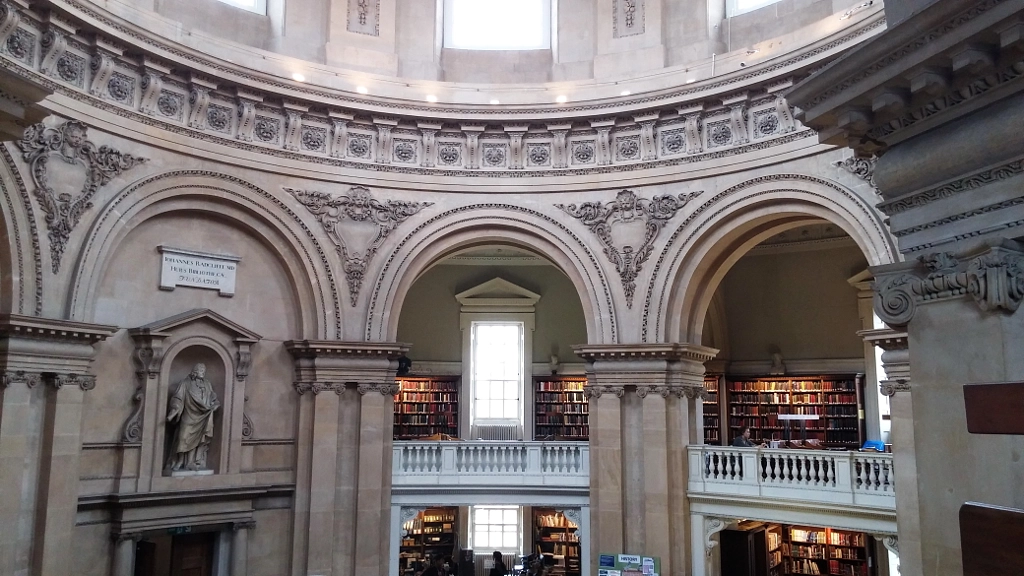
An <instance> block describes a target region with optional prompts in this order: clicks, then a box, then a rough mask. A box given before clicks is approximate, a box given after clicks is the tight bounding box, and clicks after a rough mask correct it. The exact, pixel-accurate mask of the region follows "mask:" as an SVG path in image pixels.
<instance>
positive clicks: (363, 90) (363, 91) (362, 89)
mask: <svg viewBox="0 0 1024 576" xmlns="http://www.w3.org/2000/svg"><path fill="white" fill-rule="evenodd" d="M356 92H359V93H360V94H366V93H368V92H369V90H367V89H366V86H356Z"/></svg>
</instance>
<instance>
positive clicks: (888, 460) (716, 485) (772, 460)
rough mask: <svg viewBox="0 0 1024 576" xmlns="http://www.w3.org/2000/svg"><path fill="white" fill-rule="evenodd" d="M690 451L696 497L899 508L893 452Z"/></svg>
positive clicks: (705, 448)
mask: <svg viewBox="0 0 1024 576" xmlns="http://www.w3.org/2000/svg"><path fill="white" fill-rule="evenodd" d="M688 451H689V472H690V476H689V487H688V491H689V493H690V494H691V495H693V494H695V493H701V494H721V495H730V496H741V497H742V496H748V497H762V498H772V499H784V500H791V501H804V502H816V503H832V504H843V505H851V506H864V507H872V508H883V509H887V510H895V508H896V490H895V488H896V474H895V470H894V468H893V466H894V465H893V458H892V454H880V453H865V452H834V451H827V450H787V449H759V448H727V447H721V446H690V447H689V448H688Z"/></svg>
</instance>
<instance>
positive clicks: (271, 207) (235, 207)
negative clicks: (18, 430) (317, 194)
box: [67, 170, 342, 338]
mask: <svg viewBox="0 0 1024 576" xmlns="http://www.w3.org/2000/svg"><path fill="white" fill-rule="evenodd" d="M176 212H192V213H205V214H209V215H213V216H216V217H217V218H219V219H221V220H226V221H228V222H230V223H231V225H233V226H237V227H239V228H240V229H242V230H244V231H245V232H246V233H247V234H249V235H251V236H253V237H254V238H256V239H257V240H258V241H260V242H261V243H263V244H264V245H265V247H267V248H268V249H269V251H270V252H271V253H273V254H274V256H275V257H276V258H277V260H278V262H279V264H280V265H281V266H282V268H283V269H284V270H285V271H286V274H287V281H288V283H289V285H290V287H291V289H292V290H293V292H294V294H295V295H296V298H297V300H298V305H297V307H296V308H297V309H296V311H295V313H296V314H297V316H298V323H299V327H300V330H299V331H300V334H299V335H297V336H298V337H305V338H332V337H336V335H337V334H340V333H341V321H342V318H341V309H342V307H341V304H340V300H339V298H338V290H337V284H336V282H335V280H334V275H333V274H332V272H331V268H330V265H329V263H328V259H327V256H326V252H325V251H324V249H323V247H322V246H321V245H320V243H319V242H318V241H317V239H316V238H315V237H314V236H313V234H312V231H311V230H310V228H309V227H308V226H307V225H306V224H305V223H304V222H303V221H302V220H301V219H300V218H299V216H298V215H297V214H296V213H295V212H293V211H292V210H291V209H290V208H288V206H287V205H285V204H284V203H283V202H282V201H281V200H279V199H278V198H276V197H275V196H273V195H272V194H270V193H268V192H266V191H265V190H262V189H261V188H259V187H257V186H255V185H253V184H251V183H249V182H246V181H244V180H242V179H239V178H236V177H233V176H228V175H225V174H219V173H215V172H206V171H194V170H180V171H173V172H165V173H162V174H157V175H154V176H150V177H147V178H145V179H143V180H140V181H138V182H135V183H133V184H132V185H130V186H128V187H126V188H125V189H123V190H121V191H120V192H119V193H118V194H116V195H115V196H114V197H113V198H112V199H111V200H110V201H109V202H108V203H107V204H106V205H105V206H104V207H103V210H102V211H101V213H100V214H99V215H98V216H97V218H96V220H95V222H94V224H93V225H92V228H91V230H90V232H89V234H88V236H87V238H88V239H87V241H86V242H85V245H84V247H83V249H82V252H81V256H80V257H79V258H78V260H77V262H76V265H75V269H74V274H73V277H72V278H73V281H72V288H71V292H70V295H69V297H68V301H67V313H68V316H69V317H70V318H71V319H76V320H85V321H88V320H90V319H91V318H92V317H93V315H94V313H95V311H94V308H93V307H94V305H95V300H96V292H97V289H98V287H99V283H100V281H101V280H102V278H103V275H104V273H105V271H106V270H107V268H108V267H109V266H110V265H111V264H112V263H111V262H110V258H111V256H112V255H113V254H114V253H115V251H116V250H117V248H118V246H119V245H120V244H121V242H122V241H123V240H124V238H125V237H126V235H127V234H128V233H129V232H130V231H131V230H133V229H134V228H136V227H138V226H139V225H141V224H142V223H144V222H145V221H147V220H149V219H151V218H155V217H159V216H162V215H166V214H172V213H176Z"/></svg>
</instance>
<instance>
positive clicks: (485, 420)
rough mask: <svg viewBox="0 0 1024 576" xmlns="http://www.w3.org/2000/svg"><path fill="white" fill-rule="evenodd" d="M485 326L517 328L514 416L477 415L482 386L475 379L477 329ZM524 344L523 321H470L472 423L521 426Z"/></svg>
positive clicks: (523, 411) (477, 344)
mask: <svg viewBox="0 0 1024 576" xmlns="http://www.w3.org/2000/svg"><path fill="white" fill-rule="evenodd" d="M486 326H514V327H516V328H517V332H518V334H517V338H516V339H517V348H518V350H517V355H518V358H517V361H518V363H519V366H518V372H519V375H518V379H517V380H518V381H517V382H516V399H515V403H516V410H515V412H516V417H514V418H507V417H500V418H496V417H493V416H485V417H482V416H479V414H478V412H479V408H480V402H481V399H480V396H481V388H482V383H481V381H480V380H478V379H477V376H478V375H479V374H478V371H479V368H480V366H479V363H480V362H479V360H478V358H479V356H478V354H477V350H478V346H479V344H480V342H479V340H480V339H479V335H478V330H479V329H480V328H482V327H486ZM525 345H526V326H525V324H524V323H523V322H516V321H507V320H490V321H486V320H484V321H479V320H477V321H471V322H470V347H471V350H472V353H471V354H470V372H471V374H472V386H471V387H470V389H471V391H472V394H473V397H472V402H471V404H470V408H471V410H472V412H473V415H472V419H473V420H472V424H476V425H481V426H500V425H512V426H518V427H520V428H522V426H523V418H524V413H525V410H524V409H523V392H524V388H525V382H524V376H525V374H526V366H525V364H526V355H525V350H524V348H525ZM488 382H490V381H488ZM500 401H501V402H509V401H510V400H509V399H501V400H500Z"/></svg>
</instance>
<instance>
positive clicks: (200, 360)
mask: <svg viewBox="0 0 1024 576" xmlns="http://www.w3.org/2000/svg"><path fill="white" fill-rule="evenodd" d="M218 348H219V347H214V346H213V345H211V343H210V342H207V341H205V339H202V338H190V339H187V340H185V341H183V342H182V343H181V347H180V348H179V350H178V351H177V353H175V354H174V356H173V357H171V358H170V359H169V360H168V362H167V368H166V374H167V383H168V388H167V399H166V400H165V402H164V403H163V410H158V411H157V415H158V416H159V415H162V416H164V422H163V425H164V442H163V451H162V455H163V456H162V462H163V468H162V470H163V473H164V475H174V474H175V472H177V473H178V474H180V475H188V473H189V472H190V471H189V470H187V469H186V470H181V471H175V472H172V471H170V470H169V468H170V463H171V461H172V460H173V454H172V453H173V447H174V444H175V438H176V437H177V434H176V432H177V430H178V428H179V427H180V426H181V418H184V415H181V416H180V417H179V420H178V422H176V423H175V422H168V417H167V416H168V414H169V412H170V408H171V403H172V397H173V396H175V394H176V393H181V394H184V393H187V391H179V390H177V388H178V387H179V386H181V387H183V386H187V381H188V379H189V378H190V373H191V372H192V371H193V370H194V369H195V368H196V367H198V366H203V367H204V368H205V374H204V377H205V379H206V380H208V381H209V382H210V384H211V385H212V388H213V393H214V395H215V397H216V401H217V402H218V403H219V404H220V407H219V408H218V409H216V410H214V412H213V438H212V439H211V442H210V443H209V448H208V450H207V453H206V455H205V457H203V460H204V461H205V462H206V468H207V469H208V470H209V472H211V473H214V474H216V473H218V472H220V471H222V470H224V469H225V468H226V463H227V462H226V456H227V453H228V449H227V446H226V445H225V444H226V443H227V441H229V440H230V433H229V432H230V430H229V427H226V426H225V418H224V414H225V406H229V407H230V406H231V396H232V394H233V392H234V386H232V385H231V383H232V380H233V379H229V378H228V374H229V367H230V358H225V357H224V351H223V350H219V349H218ZM225 361H227V362H228V364H225ZM228 420H230V416H229V417H228ZM206 471H207V470H202V469H201V470H198V471H197V475H199V474H202V473H203V472H206Z"/></svg>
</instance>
